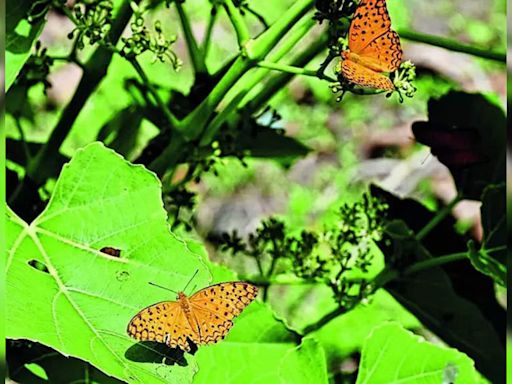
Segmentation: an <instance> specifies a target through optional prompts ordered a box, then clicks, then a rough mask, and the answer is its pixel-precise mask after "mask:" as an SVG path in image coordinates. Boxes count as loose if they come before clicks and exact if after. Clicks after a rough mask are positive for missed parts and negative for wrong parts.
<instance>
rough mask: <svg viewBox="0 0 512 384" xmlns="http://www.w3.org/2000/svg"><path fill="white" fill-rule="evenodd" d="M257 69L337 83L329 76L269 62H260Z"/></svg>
mask: <svg viewBox="0 0 512 384" xmlns="http://www.w3.org/2000/svg"><path fill="white" fill-rule="evenodd" d="M258 67H261V68H267V69H271V70H275V71H280V72H286V73H291V74H293V75H304V76H311V77H317V78H320V79H323V80H328V81H330V82H332V83H335V82H337V80H336V79H334V78H332V77H329V76H325V75H321V74H319V73H318V71H316V70H312V69H305V68H298V67H294V66H292V65H287V64H281V63H272V62H269V61H260V62H259V63H258Z"/></svg>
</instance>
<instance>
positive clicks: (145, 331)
mask: <svg viewBox="0 0 512 384" xmlns="http://www.w3.org/2000/svg"><path fill="white" fill-rule="evenodd" d="M257 292H258V289H257V287H255V286H254V285H252V284H248V283H244V282H228V283H220V284H216V285H212V286H210V287H206V288H204V289H201V290H200V291H198V292H196V293H195V294H193V295H192V296H191V297H190V298H189V297H187V296H185V295H184V294H183V293H179V300H178V301H162V302H160V303H157V304H153V305H151V306H149V307H146V308H144V309H143V310H141V311H140V312H139V313H137V314H136V315H135V316H134V317H133V318H132V319H131V321H130V323H129V324H128V329H127V332H128V334H129V335H130V336H132V337H133V338H135V339H137V340H141V341H157V342H160V343H165V344H167V345H169V346H170V347H173V348H176V347H179V348H180V349H182V350H184V351H186V352H190V351H191V344H190V342H193V343H194V344H196V345H206V344H213V343H216V342H218V341H219V340H221V339H223V338H224V337H225V336H226V334H227V333H228V332H229V330H230V328H231V327H232V326H233V322H232V320H233V318H235V317H236V316H238V315H239V314H240V313H241V312H242V310H243V309H244V308H245V307H246V306H247V305H249V304H250V303H251V302H252V301H253V300H254V299H255V297H256V295H257Z"/></svg>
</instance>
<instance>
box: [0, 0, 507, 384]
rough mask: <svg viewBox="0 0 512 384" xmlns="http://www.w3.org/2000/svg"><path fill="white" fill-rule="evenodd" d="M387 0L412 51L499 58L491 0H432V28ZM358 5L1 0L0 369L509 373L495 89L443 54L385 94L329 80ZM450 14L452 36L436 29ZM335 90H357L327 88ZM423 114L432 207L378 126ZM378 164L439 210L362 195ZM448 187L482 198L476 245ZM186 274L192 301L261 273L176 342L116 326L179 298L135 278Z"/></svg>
mask: <svg viewBox="0 0 512 384" xmlns="http://www.w3.org/2000/svg"><path fill="white" fill-rule="evenodd" d="M388 3H389V4H388V5H389V11H390V14H391V17H392V20H393V29H394V30H397V31H398V32H399V34H400V36H401V37H402V45H403V47H404V50H405V51H406V52H407V50H408V48H409V43H408V42H407V41H406V40H409V41H417V42H423V43H425V44H429V45H434V46H439V47H444V48H445V49H448V50H451V51H456V52H464V53H466V54H469V55H473V56H477V57H480V58H482V59H490V60H492V61H494V63H491V64H489V61H490V60H486V61H485V62H484V60H471V59H470V58H467V59H468V62H470V63H472V65H474V68H473V67H471V68H473V69H472V70H475V71H477V72H478V71H481V72H478V73H477V74H476V75H475V74H474V73H472V72H471V73H469V72H468V74H469V75H471V76H473V75H475V76H474V77H475V78H476V79H480V78H481V76H482V73H484V74H487V73H491V72H492V73H493V76H494V75H495V74H498V75H499V74H500V73H501V72H502V71H503V67H502V66H501V65H502V63H503V61H504V57H505V55H504V54H502V53H500V52H496V51H493V50H492V49H494V48H496V49H500V48H501V49H504V46H505V45H504V29H503V26H502V25H499V24H500V23H499V20H501V19H503V17H504V9H505V7H504V2H503V0H497V1H495V2H494V8H492V7H489V9H488V14H487V13H486V15H485V16H482V17H480V18H477V17H467V16H461V15H462V13H461V14H458V12H452V11H453V9H452V8H453V5H452V4H451V3H450V4H448V3H443V4H442V6H441V7H440V9H445V11H444V12H445V13H448V14H447V15H445V16H446V17H445V18H444V19H443V18H442V19H441V21H440V22H439V23H430V24H432V28H433V29H432V31H430V30H427V31H426V32H428V34H423V33H419V32H416V31H413V30H409V29H408V28H416V27H418V25H421V22H425V20H427V18H426V17H425V15H419V14H418V12H417V10H416V6H419V3H417V2H416V3H415V2H409V3H407V4H402V3H400V2H399V1H397V0H390V1H389V2H388ZM357 4H358V2H357V1H346V0H345V1H341V0H327V1H326V0H316V1H315V0H279V1H274V2H272V6H270V7H269V6H268V4H265V2H258V1H250V0H248V1H246V0H222V1H220V0H198V1H185V0H179V1H161V0H142V1H133V0H115V1H109V0H78V1H74V2H71V3H70V2H66V1H63V0H37V1H34V2H26V1H19V2H14V1H10V0H8V2H7V14H8V17H7V28H6V33H7V36H6V37H7V40H6V43H7V47H6V48H7V54H6V88H7V89H8V94H7V100H6V101H7V108H6V113H7V116H6V132H7V136H8V140H7V148H6V154H7V163H8V168H7V171H6V177H7V199H8V204H9V208H8V211H7V220H6V227H7V241H6V242H5V243H6V245H7V247H8V248H9V253H8V259H7V274H6V287H7V301H6V307H7V320H8V321H7V327H6V330H7V336H8V343H7V351H8V352H7V365H8V368H9V375H10V379H12V380H15V381H16V382H19V383H21V384H24V383H43V382H51V383H54V382H55V383H70V382H93V383H98V384H100V383H112V384H113V383H120V382H128V383H137V382H139V383H153V382H158V383H164V382H173V383H174V382H176V383H196V382H201V383H202V382H204V383H217V382H218V383H220V382H222V383H224V382H226V383H247V382H269V383H285V382H293V383H312V384H314V383H328V382H330V383H338V382H340V383H356V382H357V383H361V382H372V383H373V382H376V383H377V382H394V381H398V380H400V382H420V380H421V378H423V379H424V381H425V382H429V380H430V379H432V380H431V381H432V382H441V381H443V380H444V381H445V382H455V383H459V382H462V383H466V382H468V383H473V382H479V380H481V379H480V377H479V376H478V374H477V373H476V372H475V369H474V367H473V361H474V365H475V366H476V368H477V369H478V370H479V372H481V373H482V374H483V375H485V376H486V377H487V378H488V379H489V380H491V381H492V382H496V383H498V382H503V380H504V372H503V370H502V369H501V366H504V364H505V357H504V343H503V340H504V336H503V330H504V329H505V311H504V309H503V306H502V304H501V302H499V301H498V300H497V299H496V291H495V288H496V286H500V289H501V291H499V292H498V293H499V295H503V291H502V290H503V289H504V288H503V287H504V286H505V284H504V283H505V279H506V268H505V259H506V256H505V215H504V211H505V206H504V199H503V198H502V197H503V194H504V181H505V179H504V170H505V161H504V159H505V151H504V150H503V142H504V141H505V137H504V132H505V129H504V127H505V115H504V113H503V111H502V109H501V107H500V97H498V95H496V94H491V95H486V96H483V95H482V94H467V93H464V92H454V91H453V90H454V89H458V88H463V89H465V88H467V87H472V88H473V87H474V86H475V84H476V85H477V86H478V85H479V84H480V83H479V82H475V84H473V83H471V84H469V85H468V84H466V83H464V81H462V82H460V79H463V78H465V77H467V76H466V74H465V73H464V76H462V75H461V76H460V77H457V76H452V75H450V73H451V72H450V71H449V70H448V69H447V68H448V66H447V65H445V63H444V62H442V63H441V62H435V63H434V61H436V60H438V58H437V57H434V58H433V61H432V63H430V64H429V62H428V61H426V60H424V59H420V61H421V62H420V63H418V64H421V65H418V67H417V68H416V67H415V66H414V65H413V64H411V63H410V62H404V63H402V65H401V68H400V69H399V70H398V71H397V72H396V73H394V74H391V79H392V80H393V82H394V84H395V87H396V89H397V91H398V92H397V93H398V97H394V98H385V97H382V96H383V95H380V96H379V95H375V93H379V92H375V91H369V90H365V89H360V88H357V87H353V86H352V85H348V84H345V83H344V82H343V79H335V78H334V77H333V76H336V70H335V68H336V67H339V65H338V64H339V60H340V58H339V55H340V51H341V50H342V49H344V47H346V35H347V31H348V28H349V25H350V22H351V19H352V17H353V14H354V11H355V9H356V7H357ZM446 10H449V12H447V11H446ZM434 11H435V10H434ZM57 15H59V16H57ZM412 15H414V18H413V17H412ZM427 17H428V16H427ZM47 19H48V20H49V24H48V33H46V32H47V31H45V33H44V34H43V35H41V36H40V34H41V31H42V29H43V27H45V25H46V22H47ZM56 20H58V21H56ZM446 20H448V21H449V24H450V25H449V26H448V28H449V32H447V34H452V36H451V37H453V38H456V40H451V39H449V38H442V37H441V36H435V35H436V34H440V33H438V32H439V31H438V30H437V31H436V30H435V29H434V28H435V27H436V25H437V26H441V27H442V26H443V21H446ZM487 21H489V23H491V24H492V25H490V26H488V27H486V25H487V24H489V23H488V22H487ZM429 22H430V20H429ZM418 23H419V24H418ZM430 24H425V25H428V26H429V28H430ZM446 24H448V23H446ZM55 26H57V28H55ZM52 28H53V29H52ZM420 29H421V28H420ZM441 30H442V28H441ZM61 35H62V36H61ZM39 38H40V39H41V42H37V40H38V39H39ZM460 41H471V42H474V43H476V44H477V45H480V46H470V45H466V44H462V43H461V42H460ZM434 56H435V54H434ZM411 57H414V55H411ZM446 57H448V58H449V57H450V56H446ZM443 60H445V58H444V56H443V59H442V61H443ZM431 64H435V65H431ZM448 64H450V63H448ZM73 68H74V69H73ZM70 69H71V70H72V71H74V70H75V69H79V71H77V72H79V74H78V75H74V74H73V72H71V75H68V74H67V72H66V71H68V70H70ZM177 69H180V71H179V72H178V71H177ZM451 70H453V71H455V70H458V68H457V69H453V68H452V69H451ZM500 71H501V72H500ZM68 76H69V77H68ZM471 76H469V77H471ZM78 77H79V78H78ZM294 77H296V78H297V79H296V80H294V81H293V82H292V83H291V84H290V85H288V83H289V82H290V81H291V80H292V79H293V78H294ZM50 79H51V80H50ZM453 79H456V80H453ZM71 80H76V83H77V84H78V85H76V87H75V85H74V84H75V83H74V82H73V81H71ZM338 80H340V81H339V82H337V81H338ZM52 86H53V87H52ZM333 86H334V87H338V88H339V89H340V90H341V91H342V92H344V91H347V90H348V91H351V92H349V93H347V94H346V95H345V98H344V99H343V102H342V103H341V104H340V103H337V102H336V95H334V96H333V94H332V92H331V89H330V88H332V87H333ZM66 88H69V89H70V90H71V88H73V89H72V90H73V92H74V93H73V94H71V93H67V92H66ZM413 93H414V98H410V96H412V95H413ZM403 95H404V96H409V97H407V98H402V96H403ZM427 102H428V105H427ZM427 110H428V111H427ZM427 112H428V121H423V122H417V123H415V124H414V126H413V128H414V134H415V135H416V139H417V141H419V142H421V143H424V144H426V145H428V146H429V147H430V148H431V152H432V154H433V155H434V156H437V157H438V159H439V160H440V161H441V162H443V163H445V164H446V165H447V166H448V168H449V169H450V172H451V175H452V176H453V179H454V180H455V183H456V186H457V190H458V192H459V195H458V196H457V197H456V198H455V199H454V200H453V201H452V202H450V203H448V204H447V205H446V206H444V205H443V203H442V199H439V198H438V197H439V196H438V194H437V193H435V192H434V189H433V188H432V184H433V181H434V180H433V179H432V178H430V177H429V176H426V175H427V173H428V172H430V171H428V169H430V168H428V167H422V168H421V169H416V168H417V167H416V165H414V164H413V166H414V168H415V169H416V171H417V172H415V173H414V174H413V173H410V174H409V176H408V177H407V178H401V177H402V176H401V175H402V173H403V172H404V171H405V170H406V169H409V168H410V165H411V164H410V161H411V159H412V158H414V156H415V155H416V154H417V153H416V152H417V151H418V150H419V149H420V148H421V146H420V145H419V144H418V145H407V144H404V143H405V141H407V140H409V138H407V140H403V139H404V138H403V137H402V138H401V139H398V138H397V137H396V136H397V135H398V133H399V132H400V135H403V131H402V130H400V129H398V130H397V129H395V128H397V127H403V128H405V126H409V125H410V122H411V121H413V120H418V119H419V120H424V119H425V118H424V116H425V115H426V113H427ZM416 128H418V129H416ZM411 139H412V138H411ZM424 139H425V140H424ZM390 143H391V145H390ZM398 143H400V144H398ZM105 146H106V147H108V149H107V148H106V147H105ZM395 146H396V148H395ZM123 157H124V158H123ZM125 159H126V160H125ZM389 164H392V166H391V167H390V166H389ZM422 164H423V163H422ZM374 165H375V166H374ZM381 167H383V168H382V169H381ZM426 168H427V172H423V171H425V169H426ZM406 173H407V172H406ZM417 175H418V176H417ZM396 178H398V182H397V181H396V180H395V179H396ZM375 179H377V180H378V181H379V185H385V186H386V188H391V189H393V190H394V191H397V192H400V193H402V191H406V194H408V196H409V195H410V196H415V197H416V198H417V199H419V200H420V201H428V203H429V207H430V208H431V209H432V211H428V210H426V209H425V208H424V207H423V206H422V205H421V204H420V203H419V202H418V201H416V200H413V199H410V198H407V199H399V198H397V197H395V196H394V195H393V194H391V193H388V192H386V191H385V190H383V189H379V188H376V187H371V188H370V193H368V180H375ZM420 179H421V180H420ZM418 183H419V185H416V186H415V184H418ZM434 184H435V181H434ZM462 198H471V199H475V200H480V201H481V202H482V207H481V215H482V219H481V226H482V230H483V237H482V239H481V241H479V239H478V237H477V236H475V235H474V233H472V232H469V231H463V230H460V225H459V231H458V232H457V231H456V230H455V229H454V228H455V221H454V220H453V219H452V218H451V217H450V216H451V215H450V214H451V211H452V208H453V207H454V206H455V205H456V204H457V203H458V202H459V201H460V199H462ZM239 211H242V212H241V214H240V212H239ZM239 216H242V218H240V217H239ZM205 217H206V219H205ZM244 220H246V221H244ZM226 222H228V225H226ZM233 229H236V231H232V230H233ZM225 231H229V234H228V235H222V233H223V232H225ZM105 247H107V248H112V249H113V250H114V251H118V252H119V254H116V253H114V254H113V255H108V254H105V253H104V252H102V249H103V250H104V248H105ZM207 250H208V252H207ZM210 259H211V260H215V261H216V262H221V263H222V264H225V265H226V266H221V265H218V264H215V263H213V262H211V261H209V260H210ZM196 270H197V271H198V276H197V277H195V278H194V279H193V282H192V284H191V285H190V289H189V290H187V292H186V293H187V294H190V293H192V292H193V291H194V290H195V289H196V288H200V287H205V286H207V285H208V284H211V283H216V282H222V281H232V280H244V281H249V282H252V283H253V284H256V285H258V286H259V287H260V292H261V293H260V294H259V297H258V299H257V301H256V302H254V303H252V304H251V305H250V306H248V307H247V308H246V309H245V310H244V311H243V313H242V314H241V315H240V316H239V317H238V318H236V319H235V321H234V326H233V328H232V329H231V331H230V332H229V334H228V336H227V337H226V340H224V341H222V342H219V343H217V344H215V345H210V346H200V347H199V349H198V350H197V351H196V352H195V353H192V354H188V353H183V352H182V351H180V350H178V349H177V350H172V349H170V348H168V347H167V346H166V345H164V344H160V343H155V342H139V343H137V342H136V341H135V340H134V339H131V338H130V337H128V335H127V334H126V325H127V323H128V322H129V320H130V319H131V318H132V316H133V315H135V314H136V313H137V312H138V311H139V310H140V309H142V308H144V307H145V306H148V305H150V304H154V303H156V302H159V301H162V300H173V299H175V297H174V295H170V294H169V293H166V292H165V291H162V290H158V289H156V288H154V287H152V286H151V285H150V284H148V283H149V282H154V283H155V284H159V285H161V286H166V287H169V288H170V289H173V290H180V289H183V287H184V285H185V283H186V282H187V281H188V279H189V278H190V277H191V276H193V275H194V272H195V271H196ZM235 271H236V272H238V275H237V273H235ZM500 297H501V296H500ZM278 316H279V317H278ZM388 321H393V322H395V325H389V324H386V323H387V322H388ZM397 323H398V324H400V325H397ZM404 328H408V329H414V330H415V331H417V332H418V333H421V334H423V335H426V338H427V339H428V342H425V341H420V340H419V339H418V338H417V337H416V336H413V335H412V334H410V333H409V332H407V331H406V330H405V329H404ZM433 334H434V335H433ZM439 339H441V340H442V341H443V342H444V343H445V344H447V345H449V347H450V348H447V347H444V346H443V347H440V346H439V345H438V344H439ZM455 348H456V349H455ZM404 351H407V353H406V354H405V355H404ZM411 356H414V358H411ZM360 357H361V363H360V364H359V360H360ZM471 360H472V361H471Z"/></svg>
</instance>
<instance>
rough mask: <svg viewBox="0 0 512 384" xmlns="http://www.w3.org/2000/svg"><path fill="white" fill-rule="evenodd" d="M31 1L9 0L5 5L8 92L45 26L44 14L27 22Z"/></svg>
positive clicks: (6, 84)
mask: <svg viewBox="0 0 512 384" xmlns="http://www.w3.org/2000/svg"><path fill="white" fill-rule="evenodd" d="M31 6H32V1H14V0H9V1H8V2H7V4H6V10H7V14H6V21H7V23H6V26H5V32H6V39H5V50H6V57H5V63H6V66H5V89H6V90H8V89H9V87H10V86H11V84H12V83H13V82H14V80H15V79H16V76H17V75H18V72H19V71H20V69H21V68H22V67H23V65H24V64H25V61H26V60H27V59H28V57H29V56H30V51H31V48H32V46H33V45H34V43H35V41H36V40H37V38H38V36H39V35H40V33H41V31H42V30H43V27H44V24H45V13H46V11H47V9H46V8H43V9H44V12H43V13H42V14H40V15H39V17H38V18H37V20H34V21H32V23H31V22H29V20H28V19H27V13H28V11H29V10H30V8H31Z"/></svg>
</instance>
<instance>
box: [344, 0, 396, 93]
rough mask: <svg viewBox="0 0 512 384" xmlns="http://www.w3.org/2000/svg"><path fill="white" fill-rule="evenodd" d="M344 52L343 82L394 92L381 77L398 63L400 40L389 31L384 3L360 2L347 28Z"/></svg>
mask: <svg viewBox="0 0 512 384" xmlns="http://www.w3.org/2000/svg"><path fill="white" fill-rule="evenodd" d="M348 48H349V49H348V50H347V51H344V52H342V58H343V61H342V63H341V72H342V74H343V76H344V77H345V79H346V80H348V81H349V82H350V83H353V84H357V85H361V86H364V87H370V88H377V89H383V90H389V91H391V90H393V89H394V88H395V87H394V85H393V83H392V82H391V80H390V79H389V78H388V77H387V76H384V75H383V74H382V73H381V72H392V71H395V70H396V69H398V67H399V66H400V62H401V60H402V48H401V46H400V38H399V37H398V34H397V33H396V32H395V31H393V30H391V19H390V17H389V14H388V11H387V7H386V1H385V0H361V2H360V3H359V5H358V7H357V9H356V12H355V14H354V17H353V19H352V22H351V24H350V29H349V37H348Z"/></svg>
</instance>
